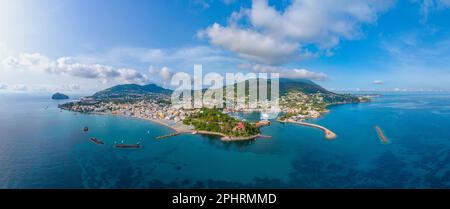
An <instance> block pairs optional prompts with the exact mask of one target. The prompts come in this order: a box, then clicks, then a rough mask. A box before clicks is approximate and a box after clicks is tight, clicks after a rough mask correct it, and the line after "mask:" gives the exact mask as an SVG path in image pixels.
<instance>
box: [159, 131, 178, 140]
mask: <svg viewBox="0 0 450 209" xmlns="http://www.w3.org/2000/svg"><path fill="white" fill-rule="evenodd" d="M180 134H182V132H174V133H170V134H167V135H163V136H158V137H156V138H155V139H165V138H169V137H173V136H178V135H180Z"/></svg>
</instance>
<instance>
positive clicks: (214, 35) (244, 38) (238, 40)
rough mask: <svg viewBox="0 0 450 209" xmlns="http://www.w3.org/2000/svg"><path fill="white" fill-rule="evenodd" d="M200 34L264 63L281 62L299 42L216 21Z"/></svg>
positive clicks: (289, 55) (291, 52)
mask: <svg viewBox="0 0 450 209" xmlns="http://www.w3.org/2000/svg"><path fill="white" fill-rule="evenodd" d="M199 35H200V36H207V37H209V39H210V42H211V43H212V44H214V45H217V46H221V47H223V48H225V49H229V50H231V51H234V52H237V53H238V54H239V55H240V56H242V57H245V58H250V59H254V60H258V61H260V62H264V63H279V62H282V61H284V60H286V59H288V58H289V57H291V56H292V55H293V53H294V51H296V50H297V48H298V44H297V43H295V42H287V41H283V40H280V39H276V38H273V37H271V36H266V35H263V34H261V33H258V32H255V31H252V30H249V29H240V28H237V27H222V26H221V25H219V24H217V23H214V24H213V25H212V26H211V27H209V28H207V29H206V30H205V31H201V32H200V33H199Z"/></svg>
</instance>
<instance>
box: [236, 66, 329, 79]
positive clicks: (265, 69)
mask: <svg viewBox="0 0 450 209" xmlns="http://www.w3.org/2000/svg"><path fill="white" fill-rule="evenodd" d="M238 67H239V68H240V69H244V70H249V71H251V72H254V73H279V74H280V77H282V78H301V79H309V80H316V81H320V80H325V79H327V78H328V76H327V75H326V74H325V73H317V72H312V71H309V70H307V69H297V68H294V69H289V68H285V67H278V66H269V65H259V64H253V65H252V64H241V65H239V66H238Z"/></svg>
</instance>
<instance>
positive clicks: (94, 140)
mask: <svg viewBox="0 0 450 209" xmlns="http://www.w3.org/2000/svg"><path fill="white" fill-rule="evenodd" d="M91 141H92V142H94V143H96V144H105V143H104V142H103V141H101V140H100V139H97V138H95V137H92V138H91Z"/></svg>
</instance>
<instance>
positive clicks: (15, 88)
mask: <svg viewBox="0 0 450 209" xmlns="http://www.w3.org/2000/svg"><path fill="white" fill-rule="evenodd" d="M9 89H10V90H13V91H27V90H28V89H29V87H28V86H27V85H25V84H15V85H12V86H10V87H9Z"/></svg>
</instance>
